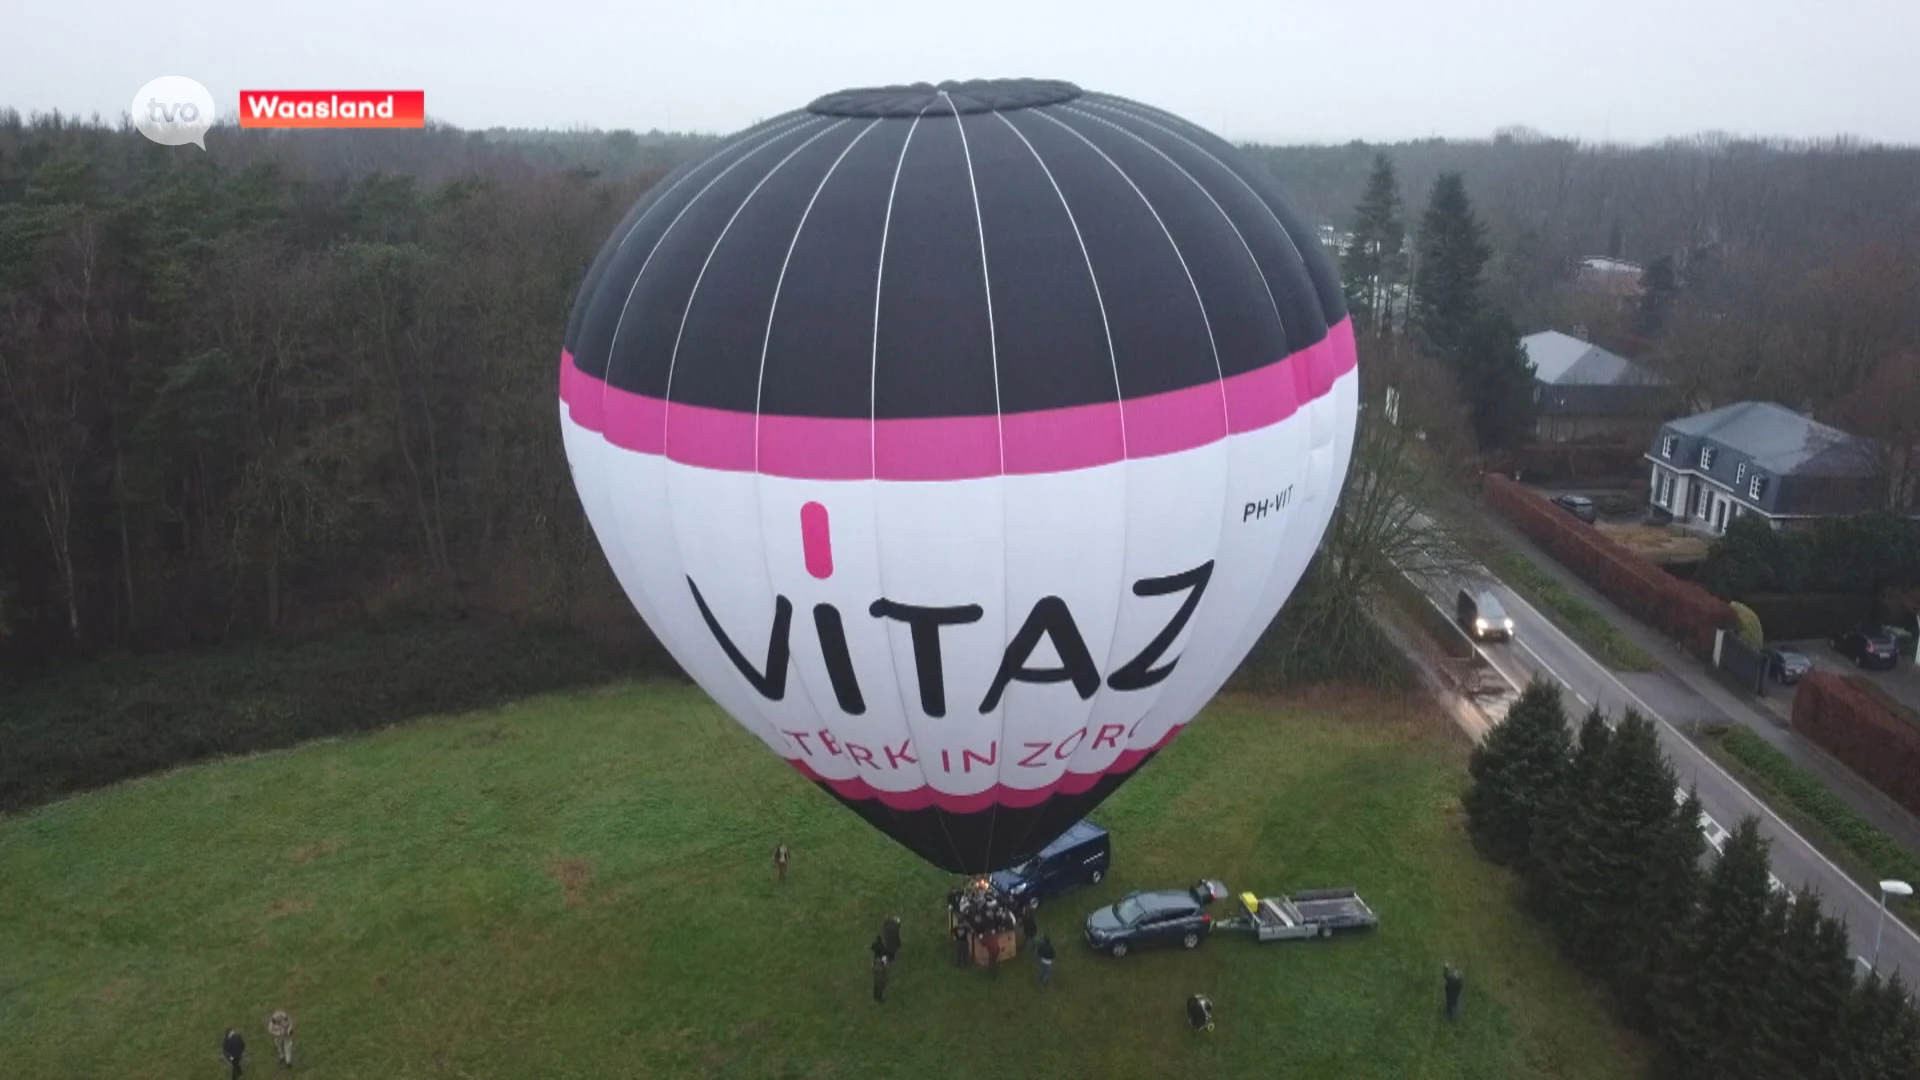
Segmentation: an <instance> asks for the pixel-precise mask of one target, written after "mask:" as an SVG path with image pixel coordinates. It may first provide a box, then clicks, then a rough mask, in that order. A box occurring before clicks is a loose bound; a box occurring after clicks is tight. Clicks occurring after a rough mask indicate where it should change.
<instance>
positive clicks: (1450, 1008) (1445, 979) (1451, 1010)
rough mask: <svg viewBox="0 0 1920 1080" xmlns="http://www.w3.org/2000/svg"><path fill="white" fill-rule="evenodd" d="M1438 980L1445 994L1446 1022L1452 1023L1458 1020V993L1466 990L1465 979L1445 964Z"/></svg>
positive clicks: (1453, 968)
mask: <svg viewBox="0 0 1920 1080" xmlns="http://www.w3.org/2000/svg"><path fill="white" fill-rule="evenodd" d="M1440 978H1441V981H1442V983H1443V985H1445V987H1446V992H1447V1020H1448V1022H1453V1021H1456V1020H1458V1019H1460V992H1461V991H1462V990H1464V989H1466V986H1467V977H1466V976H1465V975H1462V974H1460V972H1459V970H1458V969H1457V968H1455V967H1454V966H1453V965H1452V964H1447V965H1446V966H1445V967H1443V968H1442V969H1441V974H1440Z"/></svg>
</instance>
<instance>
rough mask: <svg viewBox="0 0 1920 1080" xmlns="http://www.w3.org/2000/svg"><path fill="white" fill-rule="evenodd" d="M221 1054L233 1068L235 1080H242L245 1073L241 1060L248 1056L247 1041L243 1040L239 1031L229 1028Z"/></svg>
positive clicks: (222, 1042) (223, 1041)
mask: <svg viewBox="0 0 1920 1080" xmlns="http://www.w3.org/2000/svg"><path fill="white" fill-rule="evenodd" d="M220 1053H221V1054H222V1055H224V1056H225V1057H226V1059H227V1064H229V1065H231V1066H233V1080H240V1074H241V1072H242V1071H243V1070H242V1069H241V1067H240V1059H241V1058H242V1057H244V1056H246V1053H247V1040H245V1039H243V1038H241V1037H240V1033H239V1032H238V1031H235V1030H234V1029H232V1028H228V1029H227V1037H226V1038H225V1039H224V1040H222V1041H221V1043H220Z"/></svg>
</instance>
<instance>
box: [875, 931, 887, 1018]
mask: <svg viewBox="0 0 1920 1080" xmlns="http://www.w3.org/2000/svg"><path fill="white" fill-rule="evenodd" d="M874 944H876V945H878V944H879V942H878V941H875V942H874ZM873 1001H874V1004H876V1005H884V1004H886V1001H887V957H886V954H885V953H880V952H876V953H874V954H873Z"/></svg>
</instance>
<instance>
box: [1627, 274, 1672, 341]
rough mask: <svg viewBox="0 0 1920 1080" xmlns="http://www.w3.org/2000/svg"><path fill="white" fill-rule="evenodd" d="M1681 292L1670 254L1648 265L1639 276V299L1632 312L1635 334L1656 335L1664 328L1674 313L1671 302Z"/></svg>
mask: <svg viewBox="0 0 1920 1080" xmlns="http://www.w3.org/2000/svg"><path fill="white" fill-rule="evenodd" d="M1679 295H1680V282H1679V279H1678V278H1677V277H1676V276H1675V274H1674V272H1673V256H1671V255H1662V256H1660V257H1659V258H1657V259H1655V260H1653V261H1652V262H1650V263H1648V264H1647V269H1646V271H1645V273H1644V274H1642V275H1641V278H1640V302H1639V304H1638V305H1637V306H1636V308H1635V310H1634V315H1633V330H1634V333H1637V334H1639V335H1640V336H1641V337H1650V338H1651V337H1659V336H1660V334H1661V332H1662V331H1664V330H1665V329H1666V328H1667V316H1669V315H1671V314H1673V305H1674V301H1675V300H1676V299H1677V298H1678V297H1679Z"/></svg>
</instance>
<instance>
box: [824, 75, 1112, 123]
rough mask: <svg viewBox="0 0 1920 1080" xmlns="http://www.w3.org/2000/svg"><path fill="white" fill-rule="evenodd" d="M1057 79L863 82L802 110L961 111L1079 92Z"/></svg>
mask: <svg viewBox="0 0 1920 1080" xmlns="http://www.w3.org/2000/svg"><path fill="white" fill-rule="evenodd" d="M1080 93H1081V91H1080V88H1079V87H1078V86H1075V85H1074V84H1072V83H1070V82H1063V81H1061V80H1059V79H966V80H964V81H955V80H952V79H948V80H947V81H945V82H943V83H940V84H939V85H937V86H936V85H934V84H933V83H925V82H918V83H912V84H910V85H899V86H867V87H859V88H856V89H852V90H841V91H838V92H836V93H832V94H827V95H824V96H822V97H818V98H815V99H814V100H813V102H812V104H810V105H808V106H807V111H808V112H811V113H816V114H819V115H821V116H860V117H900V118H910V117H919V116H947V115H953V114H958V115H962V116H967V115H971V114H974V113H986V112H1011V111H1013V110H1016V109H1037V108H1039V107H1041V106H1043V105H1058V104H1061V103H1062V102H1067V101H1072V100H1073V99H1075V98H1077V97H1079V96H1080Z"/></svg>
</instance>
